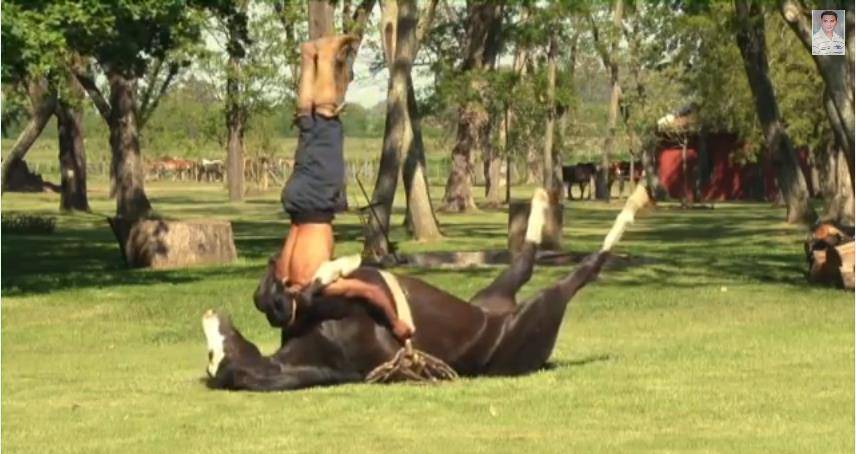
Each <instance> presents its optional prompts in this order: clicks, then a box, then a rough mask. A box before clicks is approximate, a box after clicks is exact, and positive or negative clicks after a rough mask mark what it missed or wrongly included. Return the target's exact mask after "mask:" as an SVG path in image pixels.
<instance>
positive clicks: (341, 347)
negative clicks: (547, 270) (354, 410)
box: [202, 186, 649, 391]
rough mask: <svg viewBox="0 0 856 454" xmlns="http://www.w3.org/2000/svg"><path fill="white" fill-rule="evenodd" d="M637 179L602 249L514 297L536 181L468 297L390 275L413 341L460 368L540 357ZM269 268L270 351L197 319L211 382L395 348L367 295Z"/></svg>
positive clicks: (535, 237) (530, 362)
mask: <svg viewBox="0 0 856 454" xmlns="http://www.w3.org/2000/svg"><path fill="white" fill-rule="evenodd" d="M639 189H641V193H639V194H634V196H633V197H631V198H630V199H628V202H627V205H626V206H625V209H624V210H623V211H622V212H621V214H620V215H619V216H618V219H617V220H616V222H615V225H613V228H612V230H610V233H609V234H608V235H607V237H606V239H605V240H604V244H603V247H602V248H601V250H600V251H598V252H595V253H593V254H591V255H589V256H588V257H586V258H585V259H584V260H583V261H582V263H580V265H579V266H578V267H577V269H576V270H575V271H574V272H572V273H570V274H568V275H567V276H566V277H564V278H562V279H560V280H559V281H558V282H556V283H554V284H553V285H550V286H547V287H546V288H544V289H543V290H541V291H540V292H538V293H537V294H535V295H534V296H532V297H531V298H529V299H527V300H525V301H523V302H520V303H518V301H517V298H516V294H517V291H518V290H519V289H520V288H521V287H522V286H523V285H524V284H525V283H526V282H527V281H528V280H529V278H530V277H531V275H532V270H533V266H534V263H535V251H536V249H537V247H538V244H539V243H540V242H541V231H542V228H543V224H544V217H545V215H546V209H547V206H548V200H547V194H546V192H544V191H543V190H539V191H538V193H536V195H535V197H533V201H532V210H531V214H530V218H529V224H528V226H527V231H526V242H525V244H524V246H523V249H522V251H521V253H520V254H519V255H517V256H516V257H515V259H514V261H513V262H512V263H511V265H510V266H509V267H508V268H507V269H506V270H505V271H504V272H502V273H501V274H500V275H499V276H498V277H497V278H496V279H495V280H494V281H493V282H492V283H491V284H490V285H488V286H487V287H486V288H484V289H483V290H481V291H479V292H478V293H477V294H476V295H475V296H474V297H473V298H472V299H471V300H470V302H469V303H467V302H465V301H464V300H461V299H459V298H458V297H456V296H454V295H451V294H449V293H446V292H444V291H443V290H441V289H439V288H436V287H434V286H432V285H430V284H428V283H425V282H423V281H422V280H420V279H416V278H412V277H407V276H398V277H397V281H398V283H399V284H400V286H401V290H402V291H403V294H404V295H406V299H407V302H408V307H409V310H410V314H411V316H412V320H413V323H414V327H415V332H414V335H413V337H412V338H411V339H410V340H411V341H412V344H413V348H416V349H419V350H421V351H423V352H425V353H427V354H429V355H432V356H433V357H436V358H438V359H439V360H440V361H443V362H445V363H446V364H448V365H449V366H451V367H452V368H453V369H454V370H455V371H456V372H457V373H458V374H460V375H464V376H475V375H518V374H525V373H529V372H532V371H535V370H537V369H538V368H540V367H542V366H543V365H544V363H545V362H546V361H547V359H548V358H549V357H550V354H551V353H552V351H553V346H554V345H555V343H556V338H557V336H558V333H559V327H560V326H561V323H562V319H563V317H564V315H565V309H566V308H567V305H568V302H569V301H570V300H571V298H572V297H573V296H574V294H576V292H577V291H578V290H579V289H581V288H582V287H583V286H585V285H586V284H587V283H589V282H591V281H592V280H594V279H595V278H596V277H597V275H598V273H599V272H600V270H601V267H602V266H603V264H604V262H605V261H606V259H607V258H608V257H609V254H610V252H609V251H610V250H611V248H612V247H613V245H614V244H615V243H616V242H617V241H618V240H619V238H620V237H621V234H622V233H623V231H624V229H625V228H626V227H627V225H628V224H630V223H631V222H632V221H633V216H634V213H635V212H636V211H637V210H638V209H639V208H641V207H642V206H644V205H645V204H646V203H647V202H648V200H649V199H648V195H647V193H646V192H645V189H644V188H643V187H642V186H640V187H639ZM274 268H275V259H271V260H270V262H269V263H268V268H267V271H266V273H265V275H264V276H263V277H262V279H261V281H260V282H259V286H258V288H257V290H256V294H255V298H254V299H255V303H256V307H257V308H258V309H259V310H261V311H262V312H264V313H265V315H266V316H267V318H268V321H269V322H270V323H271V325H273V326H275V327H280V328H282V330H283V331H282V345H281V347H280V348H279V350H277V351H276V352H275V353H274V354H272V355H270V356H264V355H262V354H261V352H260V351H259V349H258V348H257V347H256V346H255V345H254V344H252V343H250V342H249V341H247V340H246V339H245V338H244V337H243V336H242V335H241V333H240V332H239V331H238V330H237V329H236V328H235V327H234V326H233V325H232V323H231V322H230V320H229V319H228V317H226V316H224V315H221V314H218V313H216V312H214V311H210V310H209V311H208V312H206V313H205V315H204V316H203V319H202V325H203V330H204V332H205V337H206V341H207V344H208V351H209V354H208V357H209V364H208V374H209V381H208V385H209V386H210V387H212V388H220V389H236V390H255V391H275V390H288V389H297V388H305V387H310V386H319V385H335V384H341V383H349V382H361V381H363V380H365V379H366V377H367V375H368V374H369V373H370V372H371V371H373V370H375V368H376V367H378V366H379V365H382V364H385V363H386V362H388V361H389V360H390V359H391V358H393V357H394V355H396V352H398V351H399V349H400V348H401V344H400V343H399V341H398V340H397V339H396V338H395V337H394V336H393V334H392V333H391V332H390V330H389V329H388V327H387V326H386V325H385V323H387V319H386V318H385V317H383V316H382V315H380V314H378V313H376V312H374V311H373V310H372V306H370V305H369V304H355V302H354V301H351V300H349V299H347V298H344V297H324V296H315V297H313V298H312V300H311V302H309V303H307V300H306V299H304V298H302V297H301V295H300V294H299V293H298V294H291V293H288V292H286V291H284V289H283V287H282V285H281V284H280V283H278V282H277V279H276V278H275V269H274ZM350 276H352V277H356V278H358V279H364V280H367V281H370V282H377V283H378V285H383V286H384V288H387V289H389V287H386V284H385V280H384V277H383V276H382V275H381V274H380V271H379V270H377V269H374V268H366V267H360V268H357V269H356V271H353V272H352V273H351V274H350ZM390 291H391V292H392V290H390ZM399 294H401V293H399Z"/></svg>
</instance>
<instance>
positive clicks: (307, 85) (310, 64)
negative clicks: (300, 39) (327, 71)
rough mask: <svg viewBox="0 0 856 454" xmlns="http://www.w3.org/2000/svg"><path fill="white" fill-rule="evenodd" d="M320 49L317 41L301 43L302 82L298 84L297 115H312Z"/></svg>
mask: <svg viewBox="0 0 856 454" xmlns="http://www.w3.org/2000/svg"><path fill="white" fill-rule="evenodd" d="M317 57H318V49H317V48H316V47H315V42H314V41H310V42H307V43H303V44H301V45H300V82H299V84H298V86H297V115H312V107H313V105H314V104H315V102H314V100H315V77H316V70H315V69H316V60H317Z"/></svg>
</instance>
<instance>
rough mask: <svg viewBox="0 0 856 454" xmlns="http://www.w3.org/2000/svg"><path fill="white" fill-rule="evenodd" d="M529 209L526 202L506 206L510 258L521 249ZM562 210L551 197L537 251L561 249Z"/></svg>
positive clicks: (527, 222)
mask: <svg viewBox="0 0 856 454" xmlns="http://www.w3.org/2000/svg"><path fill="white" fill-rule="evenodd" d="M531 208H532V206H531V202H530V201H528V200H526V201H512V202H511V203H510V204H509V205H508V251H509V252H510V253H511V256H512V257H514V256H515V255H517V253H518V252H520V249H521V248H522V247H523V243H524V239H525V236H526V226H527V225H528V224H529V211H530V210H531ZM563 210H564V205H562V204H561V203H559V202H558V201H557V200H555V198H554V197H551V198H550V208H549V209H548V210H547V216H546V217H545V218H544V230H543V233H542V237H541V245H540V247H539V249H541V250H547V251H558V250H560V249H561V240H562V220H563V219H562V214H563Z"/></svg>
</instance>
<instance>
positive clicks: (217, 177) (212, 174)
mask: <svg viewBox="0 0 856 454" xmlns="http://www.w3.org/2000/svg"><path fill="white" fill-rule="evenodd" d="M196 167H197V170H196V181H202V180H205V181H207V182H212V181H223V178H224V175H225V173H226V165H225V163H224V162H223V160H222V159H205V158H202V159H200V160H199V163H198V164H197V166H196Z"/></svg>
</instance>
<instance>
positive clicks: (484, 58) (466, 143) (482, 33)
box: [443, 1, 502, 212]
mask: <svg viewBox="0 0 856 454" xmlns="http://www.w3.org/2000/svg"><path fill="white" fill-rule="evenodd" d="M467 10H468V11H467V38H466V39H467V44H466V54H465V56H464V61H463V64H462V65H461V73H463V74H467V75H469V76H470V85H469V89H470V91H471V92H472V93H475V94H477V96H473V97H469V98H470V99H468V100H465V101H464V103H463V104H462V105H461V106H460V107H459V108H458V128H457V130H458V132H457V139H456V143H455V146H454V147H453V148H452V160H451V169H450V171H449V177H448V179H447V180H446V191H445V195H444V196H443V209H444V210H446V211H454V212H460V211H467V210H470V209H472V208H475V206H476V204H475V200H474V199H473V194H472V181H471V179H470V174H471V172H472V161H471V157H472V156H473V155H476V156H479V155H481V156H484V154H485V153H484V150H485V147H487V146H489V144H488V138H489V136H490V126H491V125H490V118H489V115H488V113H487V110H486V109H485V106H484V103H483V102H482V101H481V98H483V97H484V95H485V89H486V82H485V81H484V80H483V77H482V75H481V72H482V71H483V70H484V69H485V68H486V67H488V66H489V65H490V63H491V62H492V61H493V59H494V58H495V57H496V51H497V49H498V46H497V45H496V44H497V36H498V33H497V32H498V30H499V28H500V26H501V23H502V15H501V12H502V5H501V4H499V3H495V2H489V1H480V2H475V1H473V2H471V3H470V4H469V5H468V6H467Z"/></svg>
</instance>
